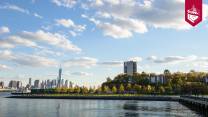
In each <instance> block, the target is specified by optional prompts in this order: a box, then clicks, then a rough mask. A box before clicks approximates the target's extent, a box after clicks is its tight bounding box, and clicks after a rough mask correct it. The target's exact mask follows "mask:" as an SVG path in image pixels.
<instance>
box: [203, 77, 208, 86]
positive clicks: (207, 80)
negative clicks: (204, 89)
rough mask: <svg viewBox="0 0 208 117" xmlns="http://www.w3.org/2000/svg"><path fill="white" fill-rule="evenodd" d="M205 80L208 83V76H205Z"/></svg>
mask: <svg viewBox="0 0 208 117" xmlns="http://www.w3.org/2000/svg"><path fill="white" fill-rule="evenodd" d="M204 82H205V83H206V84H208V76H207V77H205V78H204Z"/></svg>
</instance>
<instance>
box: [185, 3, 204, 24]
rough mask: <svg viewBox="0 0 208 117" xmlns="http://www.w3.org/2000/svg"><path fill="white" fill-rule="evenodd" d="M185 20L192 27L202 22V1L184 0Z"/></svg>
mask: <svg viewBox="0 0 208 117" xmlns="http://www.w3.org/2000/svg"><path fill="white" fill-rule="evenodd" d="M185 20H186V22H188V23H189V24H191V25H192V26H196V25H197V24H198V23H200V22H201V21H202V0H186V2H185Z"/></svg>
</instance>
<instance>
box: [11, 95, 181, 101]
mask: <svg viewBox="0 0 208 117" xmlns="http://www.w3.org/2000/svg"><path fill="white" fill-rule="evenodd" d="M7 98H25V99H92V100H143V101H178V100H179V98H180V97H177V96H15V95H14V96H10V97H7Z"/></svg>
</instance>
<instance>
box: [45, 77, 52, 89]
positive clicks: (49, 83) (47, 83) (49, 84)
mask: <svg viewBox="0 0 208 117" xmlns="http://www.w3.org/2000/svg"><path fill="white" fill-rule="evenodd" d="M46 88H52V81H50V80H49V79H48V80H47V81H46Z"/></svg>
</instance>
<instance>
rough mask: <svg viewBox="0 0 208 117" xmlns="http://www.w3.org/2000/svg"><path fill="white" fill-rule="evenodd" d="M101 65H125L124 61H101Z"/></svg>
mask: <svg viewBox="0 0 208 117" xmlns="http://www.w3.org/2000/svg"><path fill="white" fill-rule="evenodd" d="M99 65H104V66H107V67H121V66H122V65H123V61H105V62H100V63H99Z"/></svg>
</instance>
